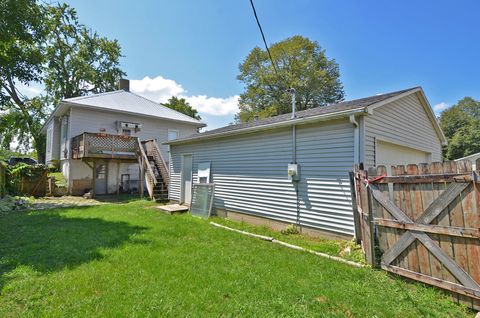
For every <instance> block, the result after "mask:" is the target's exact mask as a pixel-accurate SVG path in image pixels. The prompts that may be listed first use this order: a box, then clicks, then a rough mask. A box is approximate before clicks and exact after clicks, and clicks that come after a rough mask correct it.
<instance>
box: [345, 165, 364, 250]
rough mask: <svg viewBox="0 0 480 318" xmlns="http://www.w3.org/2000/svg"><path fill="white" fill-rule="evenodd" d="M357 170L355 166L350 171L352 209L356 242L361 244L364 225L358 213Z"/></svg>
mask: <svg viewBox="0 0 480 318" xmlns="http://www.w3.org/2000/svg"><path fill="white" fill-rule="evenodd" d="M356 171H357V167H355V170H354V171H350V172H349V173H348V175H349V177H350V192H351V197H352V210H353V223H354V225H355V242H356V243H357V244H360V242H361V240H362V232H361V231H362V227H361V225H360V217H359V215H358V206H357V191H356V188H355V173H356Z"/></svg>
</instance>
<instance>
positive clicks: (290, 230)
mask: <svg viewBox="0 0 480 318" xmlns="http://www.w3.org/2000/svg"><path fill="white" fill-rule="evenodd" d="M299 233H300V231H299V230H298V227H297V226H296V225H295V224H289V225H287V226H286V227H285V228H284V229H283V230H282V234H283V235H294V234H299Z"/></svg>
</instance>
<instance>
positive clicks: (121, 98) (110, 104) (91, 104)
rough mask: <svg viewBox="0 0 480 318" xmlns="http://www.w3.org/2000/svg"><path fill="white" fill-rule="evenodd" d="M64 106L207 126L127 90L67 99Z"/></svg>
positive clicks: (63, 102)
mask: <svg viewBox="0 0 480 318" xmlns="http://www.w3.org/2000/svg"><path fill="white" fill-rule="evenodd" d="M62 104H63V105H67V106H80V107H88V108H98V109H102V110H109V111H118V112H124V113H131V114H138V115H142V116H149V117H157V118H162V119H170V120H175V121H180V122H186V123H192V124H194V125H196V126H199V127H201V126H205V124H204V123H202V122H201V121H199V120H197V119H195V118H192V117H190V116H187V115H185V114H182V113H180V112H177V111H175V110H173V109H170V108H168V107H166V106H163V105H161V104H158V103H155V102H154V101H151V100H149V99H147V98H144V97H142V96H139V95H137V94H134V93H132V92H129V91H125V90H117V91H112V92H107V93H100V94H95V95H89V96H80V97H74V98H67V99H64V100H63V101H62V102H61V103H60V105H62Z"/></svg>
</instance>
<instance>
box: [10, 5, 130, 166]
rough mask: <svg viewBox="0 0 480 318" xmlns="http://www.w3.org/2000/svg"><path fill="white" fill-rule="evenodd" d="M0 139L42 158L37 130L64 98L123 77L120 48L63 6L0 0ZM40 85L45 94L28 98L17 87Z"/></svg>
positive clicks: (105, 86)
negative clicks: (31, 150)
mask: <svg viewBox="0 0 480 318" xmlns="http://www.w3.org/2000/svg"><path fill="white" fill-rule="evenodd" d="M0 21H1V22H0V29H1V30H2V31H1V32H0V123H1V125H0V135H1V136H2V138H1V143H2V147H4V148H7V149H8V148H9V145H10V144H11V142H12V141H13V140H14V139H15V140H16V141H17V142H18V143H19V145H20V146H23V147H24V148H29V147H30V146H33V148H34V149H35V150H36V151H37V153H38V159H39V161H40V162H43V161H44V158H45V136H44V135H43V134H42V133H41V127H42V125H43V123H44V121H45V119H46V118H47V116H48V113H49V112H50V110H51V108H52V107H54V106H56V105H57V104H58V102H59V101H60V100H62V99H64V98H69V97H76V96H81V95H86V94H89V93H98V92H103V91H108V90H112V89H114V88H115V85H116V83H117V82H118V79H119V78H120V77H121V76H122V75H124V73H123V72H122V70H121V69H120V68H119V58H120V57H121V53H120V45H119V44H118V42H117V41H116V40H114V41H110V40H108V39H107V38H104V37H100V36H99V35H98V34H97V33H95V32H90V31H89V29H88V28H87V27H86V26H84V25H83V24H80V23H79V21H78V17H77V14H76V12H75V10H74V9H73V8H71V7H69V6H68V5H66V4H57V5H49V4H46V3H40V4H39V3H37V2H36V1H34V0H0ZM33 83H40V84H43V85H44V86H45V94H44V95H40V96H36V97H33V98H28V97H27V96H25V95H23V94H22V93H21V88H22V86H29V85H31V84H33Z"/></svg>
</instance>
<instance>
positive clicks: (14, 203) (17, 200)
mask: <svg viewBox="0 0 480 318" xmlns="http://www.w3.org/2000/svg"><path fill="white" fill-rule="evenodd" d="M31 204H32V199H30V198H27V197H19V196H9V195H7V196H5V197H4V198H3V199H1V200H0V215H6V214H9V213H12V212H15V211H20V210H25V209H27V208H29V207H30V206H31Z"/></svg>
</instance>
